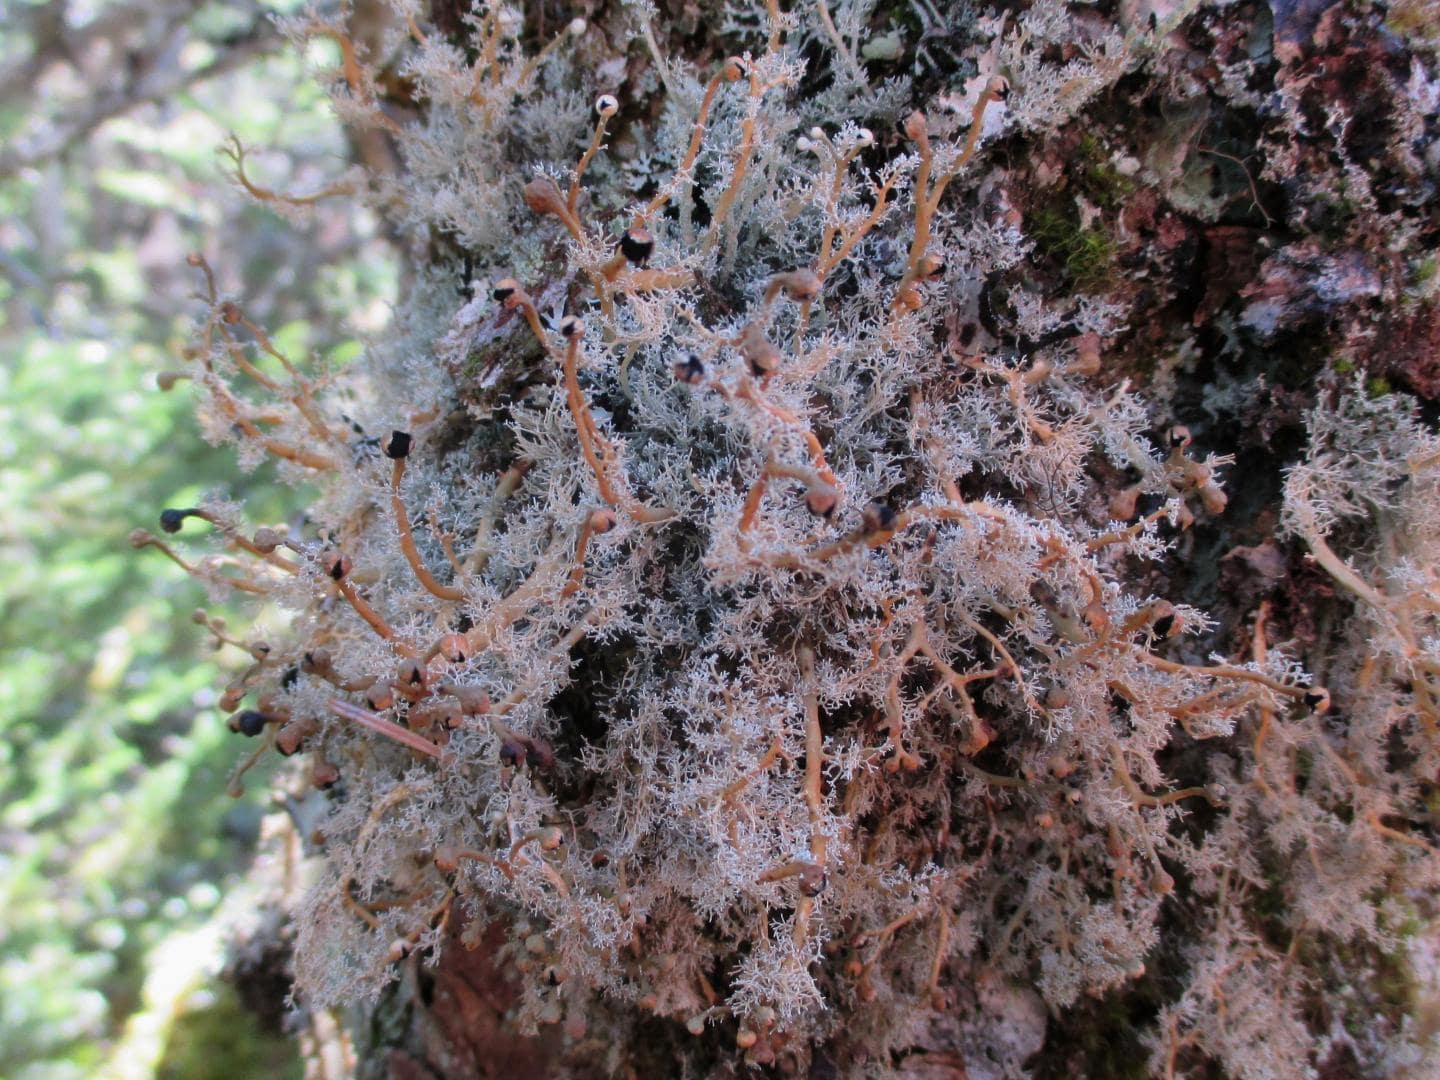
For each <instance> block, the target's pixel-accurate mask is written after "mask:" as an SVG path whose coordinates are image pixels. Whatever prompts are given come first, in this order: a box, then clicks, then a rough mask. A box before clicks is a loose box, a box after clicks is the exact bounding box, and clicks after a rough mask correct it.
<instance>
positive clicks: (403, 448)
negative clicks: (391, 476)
mask: <svg viewBox="0 0 1440 1080" xmlns="http://www.w3.org/2000/svg"><path fill="white" fill-rule="evenodd" d="M413 441H414V440H413V439H411V437H410V433H409V432H408V431H392V432H390V434H389V435H386V436H385V437H384V438H383V439H381V440H380V450H381V452H382V453H384V455H385V456H386V457H387V458H389V459H390V460H391V461H403V460H404V459H405V458H407V457H409V456H410V444H411V443H412V442H413Z"/></svg>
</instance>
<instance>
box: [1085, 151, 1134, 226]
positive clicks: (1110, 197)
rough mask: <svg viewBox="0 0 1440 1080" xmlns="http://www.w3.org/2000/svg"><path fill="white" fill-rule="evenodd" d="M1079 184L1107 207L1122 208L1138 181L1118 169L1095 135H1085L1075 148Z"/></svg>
mask: <svg viewBox="0 0 1440 1080" xmlns="http://www.w3.org/2000/svg"><path fill="white" fill-rule="evenodd" d="M1075 159H1076V163H1077V171H1076V175H1077V176H1078V180H1079V185H1080V187H1081V189H1082V190H1083V191H1084V192H1085V194H1086V196H1088V197H1089V198H1090V199H1091V200H1092V201H1093V202H1095V203H1097V204H1099V205H1100V206H1102V207H1104V208H1105V209H1106V210H1111V211H1115V210H1119V209H1120V208H1121V207H1122V206H1123V205H1124V204H1125V200H1126V199H1127V198H1129V197H1130V196H1131V195H1133V194H1135V181H1133V180H1131V179H1130V178H1129V177H1128V176H1126V175H1125V174H1123V173H1122V172H1120V170H1119V169H1117V168H1115V165H1114V163H1112V162H1111V160H1110V155H1109V154H1108V153H1107V152H1106V150H1105V144H1104V143H1102V142H1101V141H1100V140H1099V138H1097V137H1096V136H1094V135H1084V136H1082V137H1081V139H1080V145H1079V146H1077V147H1076V148H1075Z"/></svg>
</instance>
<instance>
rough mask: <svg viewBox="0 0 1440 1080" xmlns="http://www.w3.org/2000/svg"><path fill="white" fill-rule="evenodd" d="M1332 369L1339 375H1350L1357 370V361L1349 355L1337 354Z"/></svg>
mask: <svg viewBox="0 0 1440 1080" xmlns="http://www.w3.org/2000/svg"><path fill="white" fill-rule="evenodd" d="M1330 369H1331V370H1332V371H1334V372H1335V374H1337V375H1349V374H1350V373H1351V372H1352V371H1354V370H1355V361H1354V360H1351V359H1350V358H1349V357H1348V356H1337V357H1336V358H1335V359H1334V361H1333V362H1332V363H1331V365H1330Z"/></svg>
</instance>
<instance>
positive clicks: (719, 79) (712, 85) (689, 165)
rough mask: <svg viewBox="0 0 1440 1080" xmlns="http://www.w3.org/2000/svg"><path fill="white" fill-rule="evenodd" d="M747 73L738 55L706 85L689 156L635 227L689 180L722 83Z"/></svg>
mask: <svg viewBox="0 0 1440 1080" xmlns="http://www.w3.org/2000/svg"><path fill="white" fill-rule="evenodd" d="M744 74H745V65H744V63H743V62H742V61H741V60H740V58H739V57H737V56H732V57H730V58H729V59H727V60H726V61H725V63H724V64H722V65H721V66H720V70H719V71H717V72H716V73H715V74H714V75H712V76H711V77H710V82H709V83H707V84H706V86H705V95H704V97H702V98H701V99H700V111H699V113H698V114H697V115H696V117H695V128H694V130H693V131H692V132H691V135H690V146H689V148H688V149H687V150H686V151H685V156H684V157H683V158H682V159H681V160H680V164H679V166H678V167H677V168H676V169H675V172H674V173H673V174H672V176H671V180H670V182H669V183H668V184H666V185H665V186H664V187H663V188H661V189H660V191H659V193H658V194H656V195H655V197H654V198H653V199H651V200H650V202H649V203H648V204H647V205H646V206H645V207H644V208H643V209H642V210H639V211H637V212H636V214H635V218H634V224H635V225H638V226H644V225H646V224H647V223H648V222H649V221H650V219H651V218H652V217H654V216H655V215H656V214H657V213H659V212H660V211H661V210H662V209H664V207H665V204H666V203H668V202H669V201H670V200H671V199H672V198H674V196H675V192H676V190H678V188H679V186H680V185H681V184H682V183H685V182H686V180H687V179H688V178H689V175H690V170H691V169H693V168H694V167H695V159H696V158H697V157H699V156H700V145H701V143H702V142H703V141H704V139H705V124H706V122H707V121H708V120H709V117H710V107H711V106H712V105H713V104H714V103H715V95H716V93H717V92H718V91H719V89H720V86H721V84H722V83H727V82H735V81H736V80H737V79H740V78H742V77H743V76H744Z"/></svg>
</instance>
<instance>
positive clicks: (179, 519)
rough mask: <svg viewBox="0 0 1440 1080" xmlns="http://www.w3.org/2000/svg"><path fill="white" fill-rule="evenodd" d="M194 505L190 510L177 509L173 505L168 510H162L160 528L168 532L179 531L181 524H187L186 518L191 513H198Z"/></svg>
mask: <svg viewBox="0 0 1440 1080" xmlns="http://www.w3.org/2000/svg"><path fill="white" fill-rule="evenodd" d="M197 512H198V511H196V510H195V509H194V508H193V507H192V508H191V509H189V510H177V509H175V508H174V507H171V508H170V509H168V510H161V511H160V528H162V529H164V530H165V531H166V532H167V533H177V532H179V531H180V526H181V525H184V524H185V519H186V518H187V517H189V516H190V515H191V514H194V513H197Z"/></svg>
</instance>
